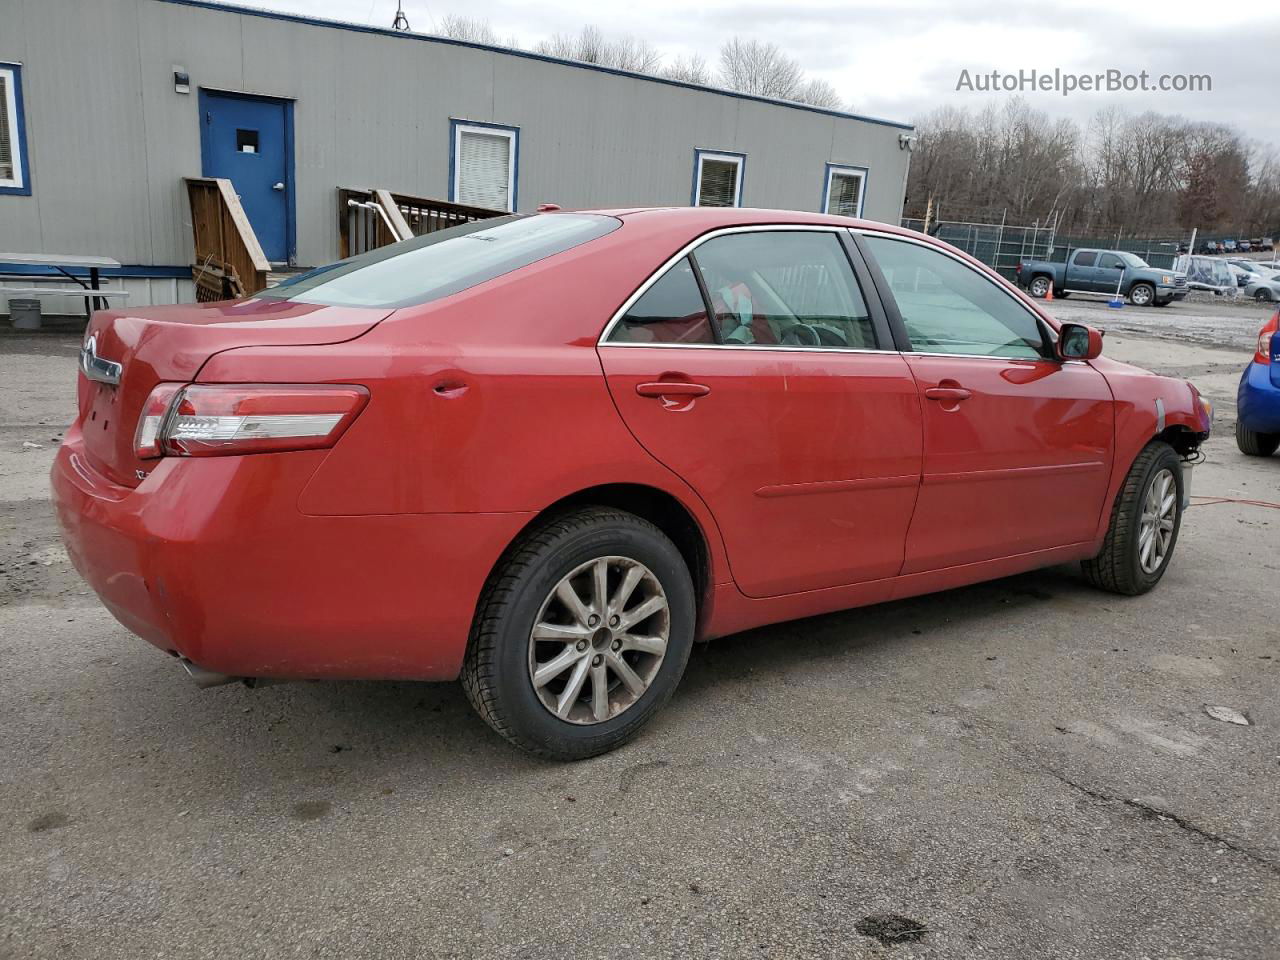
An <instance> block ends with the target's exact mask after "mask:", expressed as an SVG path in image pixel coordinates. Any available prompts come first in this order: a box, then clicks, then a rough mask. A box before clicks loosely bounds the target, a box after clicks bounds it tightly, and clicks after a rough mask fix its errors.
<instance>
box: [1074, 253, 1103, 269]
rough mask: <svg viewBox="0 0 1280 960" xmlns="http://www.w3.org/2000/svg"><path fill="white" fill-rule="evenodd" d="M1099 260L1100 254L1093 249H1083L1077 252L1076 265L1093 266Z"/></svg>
mask: <svg viewBox="0 0 1280 960" xmlns="http://www.w3.org/2000/svg"><path fill="white" fill-rule="evenodd" d="M1097 262H1098V255H1097V254H1096V253H1094V252H1093V251H1092V250H1081V251H1080V252H1079V253H1077V254H1076V259H1075V265H1076V266H1077V267H1092V266H1093V265H1094V264H1095V263H1097Z"/></svg>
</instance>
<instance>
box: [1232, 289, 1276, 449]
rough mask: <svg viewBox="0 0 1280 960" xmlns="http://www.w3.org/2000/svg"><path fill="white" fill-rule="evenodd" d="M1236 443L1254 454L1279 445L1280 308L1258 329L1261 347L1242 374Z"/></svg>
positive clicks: (1237, 409) (1237, 402)
mask: <svg viewBox="0 0 1280 960" xmlns="http://www.w3.org/2000/svg"><path fill="white" fill-rule="evenodd" d="M1236 445H1237V446H1238V447H1239V448H1240V452H1241V453H1247V454H1248V455H1249V456H1251V457H1269V456H1271V455H1272V454H1273V453H1275V452H1276V449H1277V448H1280V311H1276V313H1275V315H1274V316H1272V318H1271V319H1270V320H1269V321H1267V325H1266V326H1265V327H1263V328H1262V330H1261V331H1260V332H1259V333H1258V349H1257V350H1256V351H1254V354H1253V360H1252V361H1250V363H1249V366H1247V367H1245V368H1244V376H1242V377H1241V378H1240V393H1239V395H1238V396H1237V398H1236Z"/></svg>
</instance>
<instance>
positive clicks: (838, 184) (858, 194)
mask: <svg viewBox="0 0 1280 960" xmlns="http://www.w3.org/2000/svg"><path fill="white" fill-rule="evenodd" d="M866 190H867V168H866V167H847V166H842V165H840V164H836V163H828V164H827V178H826V181H825V182H824V183H823V186H822V212H823V213H834V214H836V215H838V216H841V217H860V216H862V198H863V195H864V194H865V193H866Z"/></svg>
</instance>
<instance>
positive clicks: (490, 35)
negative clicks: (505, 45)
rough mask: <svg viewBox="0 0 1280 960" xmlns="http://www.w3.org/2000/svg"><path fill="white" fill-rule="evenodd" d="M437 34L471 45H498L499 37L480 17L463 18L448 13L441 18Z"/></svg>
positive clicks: (486, 21) (487, 22)
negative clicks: (464, 41)
mask: <svg viewBox="0 0 1280 960" xmlns="http://www.w3.org/2000/svg"><path fill="white" fill-rule="evenodd" d="M436 33H438V34H439V35H440V36H442V37H448V38H449V39H451V40H466V41H468V42H470V43H488V44H497V43H498V35H497V34H496V33H495V32H494V30H493V27H492V26H491V25H490V24H489V21H488V20H484V19H481V18H479V17H475V18H473V17H463V16H459V15H458V14H456V13H447V14H445V15H444V16H443V17H441V18H440V26H439V27H437V28H436Z"/></svg>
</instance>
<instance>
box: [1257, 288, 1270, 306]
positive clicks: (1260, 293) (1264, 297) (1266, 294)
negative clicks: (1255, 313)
mask: <svg viewBox="0 0 1280 960" xmlns="http://www.w3.org/2000/svg"><path fill="white" fill-rule="evenodd" d="M1253 299H1254V300H1256V301H1257V302H1258V303H1270V302H1271V291H1270V290H1267V289H1262V290H1255V291H1253Z"/></svg>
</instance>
